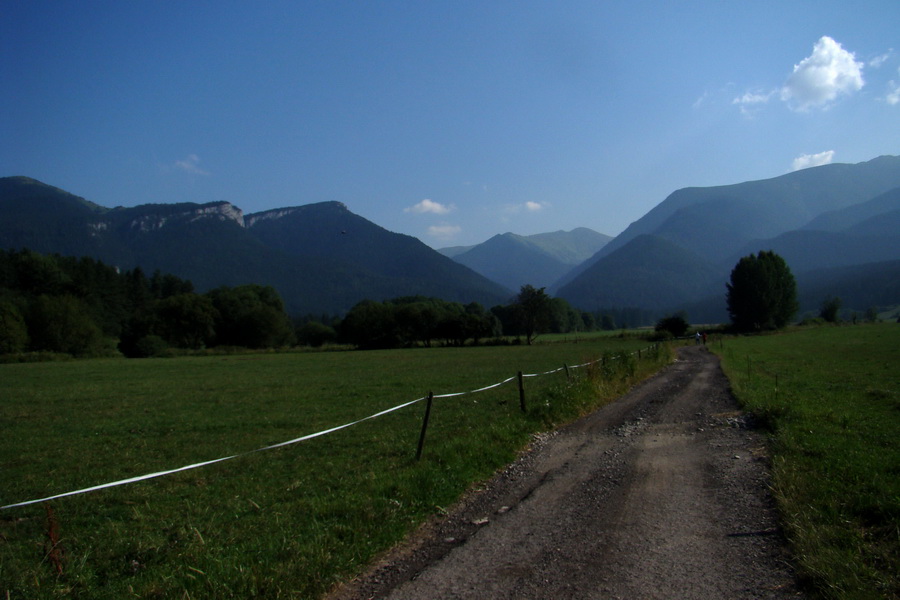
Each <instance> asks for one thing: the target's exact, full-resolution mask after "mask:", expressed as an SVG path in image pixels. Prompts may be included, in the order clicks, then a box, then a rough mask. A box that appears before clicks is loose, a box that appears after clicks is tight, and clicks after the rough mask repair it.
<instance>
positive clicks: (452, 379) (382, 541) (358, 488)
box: [0, 336, 672, 599]
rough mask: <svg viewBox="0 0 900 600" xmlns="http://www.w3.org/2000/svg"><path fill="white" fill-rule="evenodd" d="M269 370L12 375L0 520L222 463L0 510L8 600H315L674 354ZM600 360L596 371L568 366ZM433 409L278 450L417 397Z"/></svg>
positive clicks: (189, 367) (394, 357)
mask: <svg viewBox="0 0 900 600" xmlns="http://www.w3.org/2000/svg"><path fill="white" fill-rule="evenodd" d="M647 346H648V344H647V342H646V341H644V340H641V339H628V338H625V339H623V338H619V337H610V336H581V337H579V338H577V339H574V338H573V339H569V340H567V341H563V340H560V341H554V342H552V343H550V342H549V341H548V342H547V343H538V344H536V345H533V346H515V345H513V346H502V347H469V348H430V349H410V350H392V351H371V352H315V353H299V352H298V353H258V354H234V355H219V356H195V357H180V358H171V359H144V360H124V359H109V360H105V359H98V360H85V361H69V362H49V363H32V364H7V365H0V379H2V388H3V394H2V401H0V422H2V427H3V435H2V436H0V505H7V504H13V503H18V502H23V501H28V500H32V499H41V498H45V497H48V496H52V495H55V494H60V493H65V492H68V491H72V490H78V489H82V488H86V487H91V486H95V485H99V484H103V483H106V482H112V481H117V480H121V479H125V478H131V477H136V476H140V475H144V474H148V473H155V472H159V471H164V470H169V469H175V468H178V467H182V466H185V465H191V464H194V463H199V462H203V461H208V460H214V459H217V458H221V457H228V456H233V455H237V457H236V458H233V459H230V460H226V461H223V462H217V463H215V464H211V465H207V466H204V467H201V468H197V469H191V470H185V471H181V472H178V473H175V474H171V475H167V476H164V477H159V478H154V479H149V480H146V481H140V482H136V483H131V484H127V485H122V486H117V487H110V488H106V489H102V490H97V491H93V492H89V493H85V494H80V495H73V496H68V497H63V498H58V499H54V500H50V501H48V502H43V503H36V504H31V505H28V506H22V507H15V508H8V509H5V510H2V511H0V595H3V594H5V596H6V597H7V598H117V599H118V598H126V597H140V598H171V597H179V598H248V597H254V598H315V597H319V596H321V595H322V594H324V593H326V592H327V591H328V590H329V589H331V588H332V587H333V586H334V585H335V583H336V582H338V581H340V580H341V579H342V578H347V577H350V576H352V575H353V574H354V573H356V572H358V571H359V570H360V569H362V568H364V567H365V565H366V564H367V563H368V562H369V561H370V560H372V559H373V557H375V556H376V555H377V554H378V553H379V552H381V551H383V550H385V549H386V548H388V547H390V546H391V545H393V544H395V543H396V542H398V541H399V540H401V539H402V538H403V536H404V535H406V534H408V533H409V532H410V531H412V530H413V529H414V528H415V527H417V526H418V525H419V524H421V523H422V522H423V521H424V520H426V519H427V518H428V517H430V516H432V515H434V514H437V513H440V512H441V511H442V510H444V509H445V507H447V506H448V505H450V504H451V503H453V502H454V501H455V500H457V499H458V498H459V497H460V496H461V495H462V494H463V493H465V491H466V490H468V489H471V488H472V487H473V486H475V485H477V483H478V482H479V481H483V480H484V479H486V478H487V477H489V476H490V475H491V474H492V473H494V472H495V471H496V470H497V469H498V468H501V467H502V466H503V465H505V464H507V463H508V462H510V461H511V460H513V459H514V458H515V456H516V454H517V452H519V451H521V450H522V449H523V448H524V447H525V446H527V444H528V443H529V440H530V439H532V436H533V435H534V434H535V433H536V432H539V431H542V430H546V429H549V428H552V427H554V426H556V425H559V424H561V423H564V422H567V421H570V420H572V419H574V418H576V417H577V416H579V415H580V414H583V413H584V412H587V411H589V410H591V409H593V408H595V407H596V406H598V405H600V404H602V403H603V402H605V401H608V400H609V399H612V398H614V397H615V396H617V395H619V394H621V393H622V392H623V391H625V390H626V389H627V388H628V387H629V386H630V385H633V383H634V382H635V381H638V380H640V379H642V378H644V377H646V376H648V375H649V374H651V373H653V372H655V371H656V370H658V369H659V368H660V366H662V365H663V364H666V363H667V362H669V361H670V360H671V358H672V353H671V350H669V349H668V348H667V347H666V346H663V347H662V348H661V349H659V350H656V351H652V352H648V351H646V350H644V351H643V352H642V354H641V358H640V360H638V358H637V356H635V355H634V354H633V353H635V352H636V351H637V350H639V349H646V348H647ZM601 357H603V358H604V360H602V361H601V362H598V363H595V364H593V365H592V366H590V367H583V368H579V369H575V368H574V366H575V365H578V364H582V363H586V362H588V361H594V360H597V359H600V358H601ZM564 365H569V366H570V367H572V368H570V369H569V375H570V377H568V378H567V376H566V371H565V370H564V369H563V370H560V371H558V372H556V373H553V374H547V375H542V376H540V377H526V378H525V388H526V396H525V401H526V410H525V411H524V412H523V411H522V410H521V407H520V401H519V392H518V387H517V384H516V382H515V381H512V382H509V383H506V384H504V385H502V386H499V387H496V388H494V389H491V390H488V391H484V392H479V393H477V394H465V395H460V396H453V397H449V398H436V399H435V400H434V404H433V408H432V411H431V419H430V424H429V428H428V430H427V434H426V438H425V444H424V450H423V455H422V458H421V460H418V461H417V460H416V449H417V444H418V441H419V436H420V431H421V424H422V420H423V415H424V411H425V402H424V401H419V402H417V403H415V404H412V405H411V406H407V407H405V408H402V409H399V410H396V411H394V412H390V413H388V414H385V415H383V416H380V417H378V418H373V419H369V420H365V421H363V422H360V423H357V424H355V425H353V426H351V427H347V428H344V429H341V430H339V431H335V432H333V433H329V434H327V435H322V436H320V437H316V438H313V439H309V440H306V441H303V442H299V443H296V444H291V445H287V446H283V447H279V448H275V449H270V450H266V451H260V452H254V451H255V450H257V449H260V448H264V447H266V446H269V445H272V444H277V443H280V442H284V441H288V440H292V439H295V438H298V437H300V436H303V435H307V434H311V433H315V432H319V431H323V430H327V429H330V428H333V427H336V426H339V425H343V424H346V423H351V422H354V421H357V420H359V419H363V418H364V417H367V416H370V415H373V414H375V413H378V412H380V411H383V410H386V409H388V408H391V407H394V406H398V405H400V404H402V403H405V402H409V401H411V400H416V399H418V398H422V397H424V396H425V395H426V394H427V393H428V392H433V393H434V394H436V395H440V394H447V393H453V392H465V391H469V390H475V389H478V388H481V387H484V386H487V385H491V384H494V383H498V382H500V381H503V380H505V379H507V378H509V377H513V376H515V375H516V373H517V372H518V371H523V372H524V373H526V374H533V373H544V372H546V371H549V370H553V369H558V368H560V367H563V366H564Z"/></svg>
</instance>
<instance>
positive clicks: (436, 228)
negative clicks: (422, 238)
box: [428, 224, 462, 241]
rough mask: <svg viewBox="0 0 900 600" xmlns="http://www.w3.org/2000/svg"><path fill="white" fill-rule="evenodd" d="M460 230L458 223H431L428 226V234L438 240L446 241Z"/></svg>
mask: <svg viewBox="0 0 900 600" xmlns="http://www.w3.org/2000/svg"><path fill="white" fill-rule="evenodd" d="M461 231H462V227H460V226H459V225H448V224H443V225H432V226H431V227H429V228H428V235H430V236H431V237H433V238H437V239H439V240H443V241H447V240H451V239H453V238H455V237H456V236H458V235H459V234H460V232H461Z"/></svg>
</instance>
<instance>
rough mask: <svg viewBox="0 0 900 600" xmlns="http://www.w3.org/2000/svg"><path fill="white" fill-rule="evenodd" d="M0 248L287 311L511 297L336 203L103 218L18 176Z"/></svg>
mask: <svg viewBox="0 0 900 600" xmlns="http://www.w3.org/2000/svg"><path fill="white" fill-rule="evenodd" d="M0 247H3V248H10V249H20V248H30V249H32V250H35V251H38V252H44V253H59V254H64V255H73V256H92V257H95V258H97V259H99V260H102V261H103V262H105V263H108V264H111V265H115V266H118V267H121V268H124V269H130V268H134V267H136V266H140V267H141V268H142V269H144V270H145V271H146V272H148V273H149V272H152V271H154V270H155V269H160V270H162V271H164V272H169V273H172V274H174V275H178V276H179V277H183V278H187V279H190V280H191V281H193V282H194V284H195V286H196V287H197V288H198V289H199V290H201V291H203V290H206V289H210V288H213V287H217V286H220V285H240V284H244V283H259V284H264V285H272V286H273V287H275V288H276V289H277V290H278V291H279V293H280V294H281V295H282V297H283V298H284V300H285V304H286V305H287V307H288V309H289V310H290V311H291V312H293V313H295V314H296V313H339V312H341V311H343V310H346V309H348V308H350V307H351V306H352V305H353V304H355V303H356V302H358V301H359V300H362V299H365V298H371V299H376V300H381V299H386V298H392V297H397V296H405V295H418V294H421V295H426V296H435V297H439V298H443V299H445V300H452V301H460V302H472V301H477V302H480V303H482V304H484V305H486V306H492V305H494V304H496V303H500V302H505V301H506V300H507V299H508V298H509V296H510V295H511V291H510V290H506V289H504V288H503V287H502V286H500V285H498V284H496V283H494V282H492V281H489V280H487V279H486V278H484V277H483V276H481V275H478V274H477V273H475V272H473V271H472V270H470V269H468V268H466V267H464V266H462V265H460V264H458V263H455V262H454V261H452V260H451V259H449V258H447V257H445V256H443V255H441V254H440V253H438V252H436V251H435V250H432V249H431V248H429V247H428V246H426V245H425V244H423V243H421V242H419V241H418V240H416V239H415V238H412V237H409V236H404V235H400V234H396V233H391V232H389V231H387V230H385V229H383V228H381V227H379V226H377V225H375V224H374V223H371V222H370V221H367V220H366V219H364V218H362V217H360V216H358V215H355V214H353V213H352V212H350V211H349V210H348V209H347V208H346V207H345V206H344V205H342V204H340V203H336V202H326V203H321V204H311V205H307V206H301V207H294V208H286V209H280V210H274V211H267V212H264V213H259V214H251V215H246V216H245V215H243V213H242V212H241V210H240V209H239V208H237V207H235V206H233V205H231V204H229V203H227V202H216V203H211V204H203V205H200V204H192V203H185V204H151V205H143V206H137V207H133V208H121V207H119V208H113V209H110V208H104V207H101V206H98V205H96V204H94V203H91V202H88V201H86V200H84V199H83V198H79V197H77V196H74V195H72V194H70V193H68V192H65V191H63V190H59V189H57V188H54V187H51V186H48V185H45V184H43V183H40V182H38V181H35V180H33V179H29V178H26V177H7V178H0Z"/></svg>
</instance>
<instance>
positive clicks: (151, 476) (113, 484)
mask: <svg viewBox="0 0 900 600" xmlns="http://www.w3.org/2000/svg"><path fill="white" fill-rule="evenodd" d="M595 362H598V361H596V360H594V361H591V362H586V363H583V364H580V365H575V366H574V367H570V368H573V369H578V368H581V367H586V366H588V365H591V364H594V363H595ZM564 368H565V367H560V368H558V369H554V370H552V371H547V372H545V373H531V374H527V375H526V374H523V375H522V377H539V376H542V375H550V374H552V373H558V372H560V371H562V370H563V369H564ZM516 377H517V375H514V376H512V377H510V378H509V379H504V380H503V381H501V382H499V383H494V384H491V385H488V386H485V387H483V388H478V389H477V390H471V391H468V392H454V393H450V394H439V395H435V396H432V397H433V398H452V397H454V396H464V395H466V394H477V393H478V392H484V391H487V390H491V389H494V388H496V387H500V386H501V385H504V384H507V383H509V382H510V381H513V380H514V379H516ZM422 400H425V398H424V397H423V398H416V399H415V400H410V401H409V402H404V403H403V404H398V405H397V406H394V407H392V408H388V409H386V410H383V411H381V412H377V413H375V414H373V415H369V416H368V417H363V418H362V419H359V420H357V421H353V422H351V423H345V424H344V425H338V426H337V427H332V428H331V429H325V430H323V431H317V432H316V433H310V434H308V435H304V436H302V437H298V438H294V439H293V440H288V441H286V442H280V443H278V444H272V445H271V446H266V447H264V448H257V449H256V450H250V451H249V452H241V453H240V454H233V455H232V456H225V457H223V458H216V459H213V460H207V461H204V462H199V463H194V464H192V465H186V466H183V467H179V468H177V469H170V470H168V471H159V472H157V473H148V474H147V475H139V476H137V477H130V478H128V479H120V480H119V481H112V482H110V483H103V484H100V485H95V486H93V487H88V488H84V489H80V490H75V491H72V492H65V493H62V494H56V495H55V496H47V497H46V498H40V499H37V500H28V501H26V502H17V503H15V504H7V505H6V506H0V510H5V509H7V508H16V507H18V506H28V505H29V504H37V503H39V502H47V501H48V500H56V499H57V498H65V497H66V496H76V495H78V494H86V493H88V492H95V491H97V490H102V489H105V488H111V487H117V486H120V485H125V484H128V483H135V482H138V481H146V480H148V479H155V478H157V477H163V476H165V475H171V474H173V473H180V472H182V471H189V470H191V469H197V468H199V467H205V466H207V465H212V464H215V463H219V462H224V461H226V460H231V459H233V458H240V457H242V456H247V455H249V454H255V453H257V452H263V451H265V450H272V449H274V448H281V447H283V446H290V445H291V444H296V443H298V442H303V441H306V440H311V439H313V438H317V437H320V436H323V435H327V434H329V433H334V432H335V431H340V430H341V429H346V428H347V427H352V426H353V425H356V424H358V423H362V422H363V421H368V420H370V419H375V418H378V417H381V416H384V415H386V414H388V413H392V412H394V411H395V410H400V409H401V408H406V407H407V406H410V405H412V404H415V403H416V402H421V401H422Z"/></svg>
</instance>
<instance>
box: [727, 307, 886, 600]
mask: <svg viewBox="0 0 900 600" xmlns="http://www.w3.org/2000/svg"><path fill="white" fill-rule="evenodd" d="M713 347H714V348H715V349H716V351H718V352H720V353H721V355H722V357H723V362H724V367H725V369H726V372H727V374H728V376H729V378H730V380H731V382H732V386H733V388H734V391H735V393H736V394H737V396H738V398H739V399H740V400H741V402H742V403H743V404H744V405H745V407H746V408H747V409H748V410H750V411H752V412H754V413H755V414H757V415H758V416H760V417H761V418H762V419H763V420H764V422H765V423H766V424H767V425H768V426H769V427H770V428H771V431H772V445H771V448H772V457H771V458H772V471H773V478H774V488H775V493H776V497H777V500H778V503H779V509H780V511H781V518H782V521H783V523H784V525H785V530H786V534H787V537H788V541H789V543H790V545H791V549H792V551H793V553H794V556H795V560H796V563H797V567H798V569H799V571H800V575H801V576H802V577H803V578H805V579H806V580H807V583H809V585H810V588H811V589H812V590H813V591H814V593H815V594H817V595H821V596H823V597H826V598H859V599H869V598H900V325H898V324H896V323H885V324H873V325H855V326H842V327H820V328H812V329H801V330H796V331H791V332H789V333H785V334H780V335H768V336H759V337H746V338H736V339H727V340H725V341H724V342H723V343H722V344H721V345H719V344H718V343H717V344H714V345H713Z"/></svg>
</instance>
